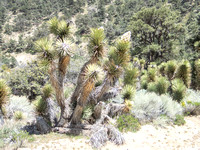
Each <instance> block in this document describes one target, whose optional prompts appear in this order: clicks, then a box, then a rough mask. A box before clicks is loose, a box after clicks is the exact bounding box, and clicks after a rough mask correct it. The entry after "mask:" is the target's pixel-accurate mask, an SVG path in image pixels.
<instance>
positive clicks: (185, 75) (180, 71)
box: [175, 60, 191, 88]
mask: <svg viewBox="0 0 200 150" xmlns="http://www.w3.org/2000/svg"><path fill="white" fill-rule="evenodd" d="M175 77H176V78H179V79H181V80H182V81H183V83H184V84H185V85H186V87H187V88H189V87H190V84H191V65H190V62H189V61H188V60H182V62H181V64H180V65H179V66H178V68H177V71H176V73H175Z"/></svg>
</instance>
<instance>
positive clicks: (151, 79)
mask: <svg viewBox="0 0 200 150" xmlns="http://www.w3.org/2000/svg"><path fill="white" fill-rule="evenodd" d="M156 75H157V69H156V68H149V69H148V72H147V76H148V81H149V82H154V81H155V80H156Z"/></svg>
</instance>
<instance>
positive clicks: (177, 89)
mask: <svg viewBox="0 0 200 150" xmlns="http://www.w3.org/2000/svg"><path fill="white" fill-rule="evenodd" d="M185 94H186V86H185V84H184V82H183V81H182V80H181V79H174V80H172V97H173V99H174V100H176V101H177V102H180V101H181V100H182V99H183V98H184V97H185Z"/></svg>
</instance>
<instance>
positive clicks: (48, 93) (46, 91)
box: [42, 84, 53, 99]
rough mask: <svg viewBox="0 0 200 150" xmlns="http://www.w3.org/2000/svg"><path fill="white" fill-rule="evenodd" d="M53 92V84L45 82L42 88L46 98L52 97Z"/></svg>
mask: <svg viewBox="0 0 200 150" xmlns="http://www.w3.org/2000/svg"><path fill="white" fill-rule="evenodd" d="M52 94H53V87H52V86H51V84H45V86H44V87H43V88H42V95H43V97H44V99H46V98H49V97H51V96H52Z"/></svg>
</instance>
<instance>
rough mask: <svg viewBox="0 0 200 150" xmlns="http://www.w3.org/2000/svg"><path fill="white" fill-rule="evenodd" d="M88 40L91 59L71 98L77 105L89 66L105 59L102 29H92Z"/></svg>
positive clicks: (82, 69) (81, 74)
mask: <svg viewBox="0 0 200 150" xmlns="http://www.w3.org/2000/svg"><path fill="white" fill-rule="evenodd" d="M88 38H89V44H88V53H89V54H90V59H89V60H88V61H87V62H86V63H85V64H84V65H83V67H82V68H81V71H80V73H79V75H78V79H77V84H76V88H75V90H74V92H73V94H72V96H71V103H76V101H77V98H78V96H79V93H80V90H81V87H82V84H83V82H84V81H85V76H84V72H85V71H86V69H87V67H88V65H90V64H96V63H97V62H98V61H99V60H100V59H101V58H102V57H103V55H104V52H105V48H104V47H105V46H104V45H105V41H104V40H105V34H104V29H103V28H102V27H100V28H93V29H91V31H90V35H89V36H88ZM74 105H75V104H74Z"/></svg>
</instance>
